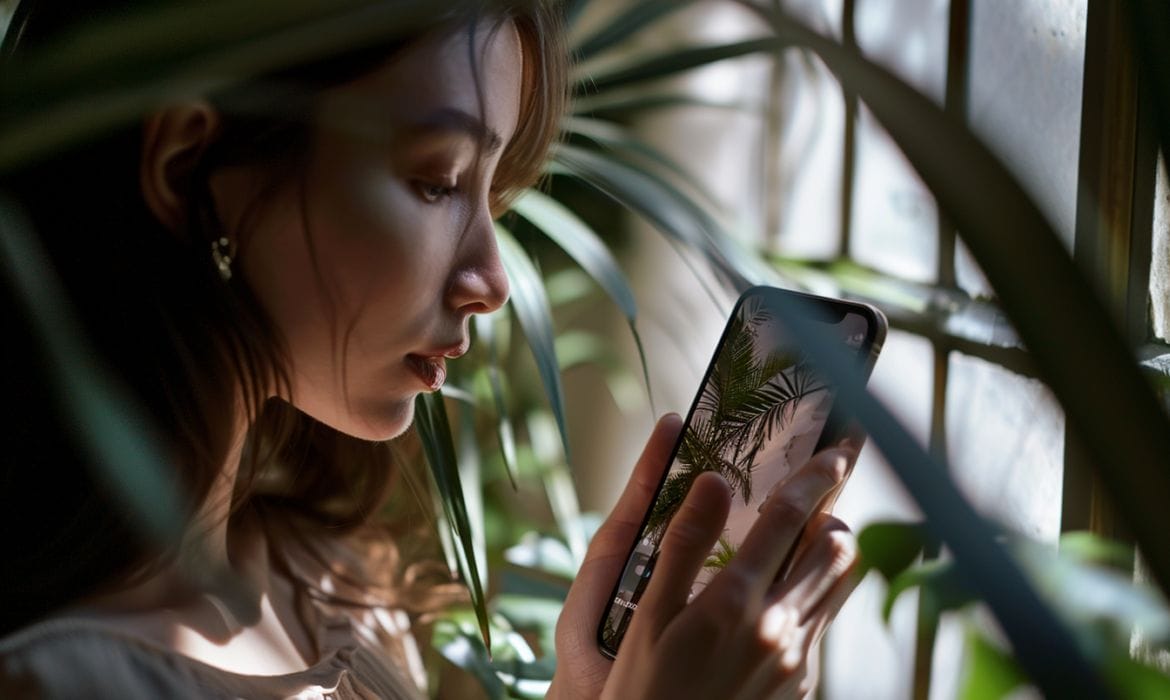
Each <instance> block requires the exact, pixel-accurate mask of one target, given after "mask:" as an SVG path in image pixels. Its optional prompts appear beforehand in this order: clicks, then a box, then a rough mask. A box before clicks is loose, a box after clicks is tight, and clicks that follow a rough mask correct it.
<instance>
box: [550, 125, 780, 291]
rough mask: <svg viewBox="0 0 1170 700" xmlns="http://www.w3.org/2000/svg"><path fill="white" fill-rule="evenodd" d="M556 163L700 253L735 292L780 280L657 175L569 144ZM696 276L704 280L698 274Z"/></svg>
mask: <svg viewBox="0 0 1170 700" xmlns="http://www.w3.org/2000/svg"><path fill="white" fill-rule="evenodd" d="M553 159H554V165H556V166H559V168H560V171H559V172H563V173H565V174H569V175H572V176H573V177H576V178H579V179H580V180H581V181H582V182H584V183H585V184H587V185H589V186H590V187H592V188H594V189H595V190H597V191H598V192H600V193H601V194H603V195H605V196H607V197H609V198H610V199H613V200H614V201H616V202H617V203H619V204H621V205H622V206H625V207H627V208H628V209H630V210H632V211H633V212H635V213H636V214H638V215H640V216H642V217H643V218H644V219H645V220H646V221H647V222H649V223H650V224H651V225H653V226H654V227H655V228H656V229H657V230H658V231H659V232H661V233H662V234H664V235H665V236H666V237H667V238H668V240H669V239H673V240H674V241H677V242H679V243H682V244H684V245H686V246H687V247H689V248H691V249H693V250H696V251H698V252H700V253H701V254H702V255H703V256H704V257H705V258H706V259H707V261H708V262H709V263H710V264H711V265H713V266H714V268H715V270H716V271H717V272H718V273H719V274H720V275H722V276H723V277H724V278H725V279H727V280H728V281H729V282H730V283H731V286H733V287H734V288H736V289H739V290H743V289H746V288H747V287H750V286H751V285H752V284H756V283H759V282H764V281H770V280H774V279H776V273H775V271H774V270H772V269H771V267H769V266H768V265H766V264H764V263H763V261H761V260H760V259H759V258H758V257H757V256H755V255H754V254H752V253H750V252H749V251H747V250H745V249H744V248H743V247H742V245H741V244H739V242H738V241H736V240H735V239H734V238H733V237H732V236H731V234H730V233H728V232H727V231H726V229H724V227H723V226H722V225H721V224H720V223H719V222H718V221H717V220H716V219H715V217H714V216H712V215H711V214H710V213H708V212H706V211H704V209H703V208H702V206H701V205H700V204H699V203H697V202H695V201H694V200H693V199H691V198H690V197H688V196H686V195H685V194H683V193H682V192H681V191H680V190H679V189H678V188H677V187H675V186H674V185H672V184H671V183H669V182H667V181H666V180H664V179H663V178H661V177H658V176H657V175H655V174H654V173H652V172H650V171H647V170H645V169H640V168H635V167H633V166H631V165H629V164H627V163H625V162H623V161H621V160H620V159H616V158H612V157H605V156H602V155H600V154H597V153H594V152H591V151H588V150H585V149H582V148H577V147H574V146H571V145H568V144H562V145H560V146H558V147H557V149H556V150H555V151H554V154H553ZM554 172H556V171H555V170H554ZM685 259H686V258H685V257H684V260H685ZM695 277H696V279H698V280H702V279H703V276H702V275H701V274H699V273H696V275H695ZM701 283H702V282H701ZM708 293H709V295H710V296H711V297H712V299H716V298H717V297H716V295H715V294H714V293H713V292H710V291H709V292H708Z"/></svg>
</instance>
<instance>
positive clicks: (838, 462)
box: [826, 450, 857, 484]
mask: <svg viewBox="0 0 1170 700" xmlns="http://www.w3.org/2000/svg"><path fill="white" fill-rule="evenodd" d="M836 452H837V454H836V455H835V457H834V459H833V460H832V463H831V464H830V465H829V468H828V469H826V471H827V472H828V473H829V476H830V477H832V479H833V483H834V484H839V483H841V482H842V481H844V480H845V475H846V474H848V473H849V463H850V462H851V461H853V459H855V458H856V456H857V454H856V453H855V452H853V451H851V450H849V451H846V450H837V451H836Z"/></svg>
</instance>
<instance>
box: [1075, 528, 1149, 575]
mask: <svg viewBox="0 0 1170 700" xmlns="http://www.w3.org/2000/svg"><path fill="white" fill-rule="evenodd" d="M1060 556H1061V558H1064V559H1069V560H1072V561H1074V562H1077V563H1080V564H1100V565H1102V566H1112V567H1115V568H1117V569H1120V570H1123V571H1132V570H1133V557H1134V552H1133V547H1130V546H1127V545H1124V544H1121V543H1120V542H1114V541H1112V540H1108V539H1105V538H1104V537H1102V536H1100V535H1098V534H1095V533H1092V532H1066V533H1064V534H1062V535H1061V536H1060Z"/></svg>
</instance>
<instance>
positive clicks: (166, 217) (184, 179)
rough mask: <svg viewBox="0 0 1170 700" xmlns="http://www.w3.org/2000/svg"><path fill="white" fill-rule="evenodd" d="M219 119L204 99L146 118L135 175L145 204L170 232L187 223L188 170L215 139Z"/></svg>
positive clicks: (189, 170)
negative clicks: (139, 158) (140, 154)
mask: <svg viewBox="0 0 1170 700" xmlns="http://www.w3.org/2000/svg"><path fill="white" fill-rule="evenodd" d="M219 125H220V118H219V113H218V112H216V110H215V108H214V107H212V106H211V105H210V104H208V103H207V102H189V103H184V104H182V105H177V106H174V107H168V108H166V109H164V110H162V111H159V112H156V113H154V114H152V115H150V116H149V117H147V119H146V121H145V123H144V124H143V129H142V159H141V161H140V162H139V168H138V177H139V184H140V185H141V187H142V196H143V198H144V199H145V200H146V206H148V207H150V210H151V211H152V212H153V213H154V215H155V217H156V218H158V220H159V221H160V222H162V224H163V225H164V226H166V227H167V228H169V229H170V230H171V231H173V232H175V233H181V232H182V231H183V228H184V227H185V226H186V223H187V207H188V205H189V204H190V201H189V200H190V180H191V173H192V172H193V171H194V169H195V166H196V165H197V164H198V163H199V158H200V157H201V156H202V155H203V152H204V151H205V150H207V147H208V146H209V145H211V143H212V142H213V141H214V140H215V137H216V135H217V133H218V131H219Z"/></svg>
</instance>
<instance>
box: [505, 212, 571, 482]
mask: <svg viewBox="0 0 1170 700" xmlns="http://www.w3.org/2000/svg"><path fill="white" fill-rule="evenodd" d="M496 234H497V236H498V237H499V240H500V258H501V259H502V260H503V262H504V269H505V270H507V272H508V279H509V280H510V281H511V283H512V297H511V299H510V300H509V304H510V305H511V307H512V309H513V311H514V312H515V314H516V320H517V321H519V323H520V327H521V328H523V329H524V337H525V338H526V339H527V340H528V347H529V348H531V349H532V357H533V358H534V359H535V360H536V368H537V372H538V373H539V374H540V379H541V382H542V383H543V384H544V391H545V395H546V396H547V397H548V403H549V406H550V407H551V408H552V412H553V416H555V417H556V421H557V429H558V430H559V431H560V436H561V447H562V448H563V449H564V453H565V459H566V460H568V459H570V455H571V454H572V453H571V452H570V451H569V431H568V428H567V427H566V425H567V424H566V421H565V398H564V395H565V392H564V389H563V388H562V386H561V370H560V367H559V366H557V354H556V346H555V344H554V342H553V337H554V333H553V323H552V310H551V309H550V308H549V303H548V297H547V296H546V295H545V292H544V285H543V284H542V283H541V279H540V273H539V272H537V271H536V267H535V266H534V265H533V264H532V261H531V260H529V259H528V254H527V253H526V252H524V249H523V248H522V247H520V244H519V243H517V242H516V239H515V238H513V237H512V234H511V233H509V232H508V230H507V229H505V228H504V227H502V226H500V225H498V224H497V225H496Z"/></svg>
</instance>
